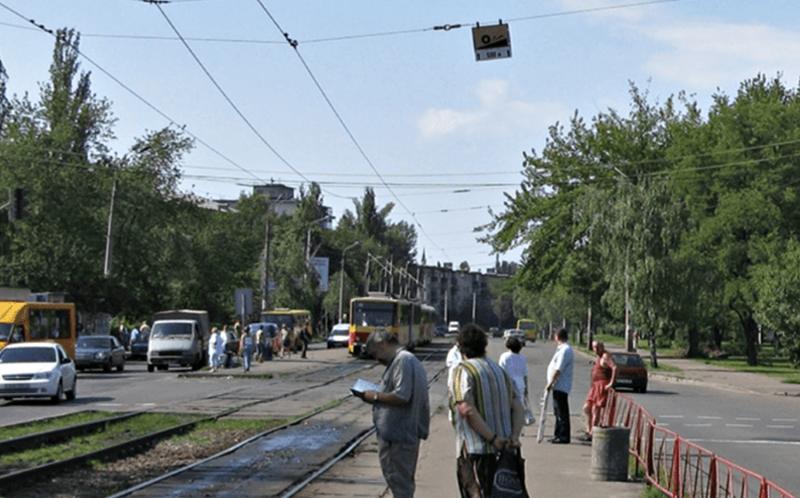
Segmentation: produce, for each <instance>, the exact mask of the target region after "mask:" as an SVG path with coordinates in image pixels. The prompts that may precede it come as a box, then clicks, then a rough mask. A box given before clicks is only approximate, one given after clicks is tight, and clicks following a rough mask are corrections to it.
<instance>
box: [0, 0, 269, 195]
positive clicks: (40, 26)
mask: <svg viewBox="0 0 800 498" xmlns="http://www.w3.org/2000/svg"><path fill="white" fill-rule="evenodd" d="M0 7H2V8H3V9H5V10H6V11H8V12H10V13H12V14H13V15H15V16H16V17H19V18H20V19H22V20H24V21H26V22H28V23H29V24H31V25H32V26H34V27H35V28H36V29H38V30H40V31H43V32H45V33H47V34H49V35H50V36H52V37H53V38H57V35H56V32H55V31H53V30H52V29H50V28H48V27H46V26H45V25H44V24H41V23H38V22H36V21H35V20H34V19H31V18H28V17H26V16H25V15H23V14H22V13H20V12H18V11H17V10H14V9H13V8H11V7H9V6H8V5H6V4H5V3H4V2H2V1H0ZM71 48H72V49H73V50H75V53H77V54H78V55H80V56H81V57H82V58H83V59H84V60H86V61H87V62H89V63H90V64H91V65H92V66H94V67H95V68H97V70H98V71H100V72H101V73H103V74H104V75H106V77H108V78H110V79H111V80H112V81H113V82H114V83H116V84H117V85H119V86H120V87H122V88H123V89H124V90H125V91H126V92H128V93H129V94H130V95H132V96H133V97H134V98H136V99H137V100H138V101H139V102H141V103H143V104H144V105H145V106H146V107H148V108H149V109H150V110H152V111H153V112H155V113H156V114H158V115H159V116H161V117H162V118H164V119H166V120H167V121H168V122H169V125H175V126H178V127H179V128H180V129H181V130H182V131H183V132H184V133H186V134H187V135H189V136H190V137H191V138H193V139H194V140H195V141H196V142H197V143H199V144H201V145H202V146H204V147H205V148H207V149H208V150H210V151H211V152H212V153H214V154H215V155H216V156H217V157H219V158H220V159H222V160H223V161H225V162H227V163H228V164H230V165H232V166H234V167H236V168H237V169H239V170H241V171H243V172H245V173H247V174H248V175H250V176H252V177H253V178H255V179H257V180H261V179H260V178H259V177H258V176H257V175H255V174H254V173H252V172H251V171H250V170H248V169H247V168H245V167H243V166H241V165H240V164H239V163H237V162H236V161H234V160H233V159H231V158H230V157H229V156H227V155H226V154H224V153H222V152H221V151H220V150H219V149H217V148H216V147H214V146H212V145H211V144H210V143H208V142H207V141H205V140H203V139H202V138H200V137H199V136H198V135H197V134H195V133H194V132H192V131H190V130H189V129H187V128H186V127H185V126H181V125H180V124H179V122H178V121H177V120H175V119H174V118H172V117H171V116H170V115H168V114H167V113H166V112H164V111H162V110H161V109H160V108H159V107H158V106H156V105H155V104H153V103H152V102H150V101H149V100H147V99H146V98H145V97H144V96H142V95H141V94H140V93H139V92H137V91H136V90H134V89H133V88H131V87H130V86H129V85H127V84H126V83H125V82H123V81H122V80H120V79H119V78H117V77H116V76H115V75H114V74H112V73H111V72H110V71H108V70H107V69H106V68H104V67H103V66H101V65H100V64H99V63H98V62H96V61H95V60H94V59H92V58H91V57H89V56H88V55H87V54H86V53H85V52H83V51H82V50H81V49H80V48H79V47H78V46H77V45H75V44H71ZM261 181H263V180H261Z"/></svg>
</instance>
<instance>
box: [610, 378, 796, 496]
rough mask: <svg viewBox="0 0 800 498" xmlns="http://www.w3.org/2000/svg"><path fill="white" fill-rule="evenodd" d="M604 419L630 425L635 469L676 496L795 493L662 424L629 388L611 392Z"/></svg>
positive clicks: (651, 483)
mask: <svg viewBox="0 0 800 498" xmlns="http://www.w3.org/2000/svg"><path fill="white" fill-rule="evenodd" d="M602 421H603V423H604V425H606V426H616V427H627V428H629V429H630V431H631V436H630V454H631V456H632V457H633V473H634V474H635V475H642V476H643V477H644V479H646V480H647V482H649V483H650V485H652V486H653V487H655V488H657V489H659V490H660V491H661V492H662V493H664V495H665V496H669V497H670V498H795V497H794V495H793V494H791V493H789V492H788V491H786V490H785V489H783V488H781V487H780V486H778V485H777V484H775V483H773V482H771V481H769V480H768V479H767V478H765V477H764V476H761V475H759V474H756V473H755V472H751V471H749V470H747V469H745V468H743V467H740V466H739V465H736V464H735V463H733V462H731V461H730V460H726V459H725V458H722V457H720V456H718V455H716V454H714V453H713V452H711V451H709V450H707V449H705V448H703V447H701V446H698V445H696V444H694V443H692V442H691V441H688V440H686V439H685V438H682V437H681V436H680V435H678V434H677V433H675V432H673V431H670V430H668V429H665V428H664V427H660V426H658V424H657V422H656V419H655V417H653V416H652V415H650V413H649V412H648V411H647V410H645V409H644V407H642V406H641V405H639V404H638V403H636V402H635V401H633V399H632V398H630V397H629V396H626V395H624V394H620V393H618V392H616V391H613V390H612V392H611V393H609V398H608V404H607V405H606V408H605V412H604V413H603V418H602Z"/></svg>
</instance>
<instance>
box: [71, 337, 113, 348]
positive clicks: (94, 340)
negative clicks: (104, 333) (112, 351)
mask: <svg viewBox="0 0 800 498" xmlns="http://www.w3.org/2000/svg"><path fill="white" fill-rule="evenodd" d="M78 347H79V348H86V349H108V348H110V347H111V339H110V338H108V337H81V338H80V339H78Z"/></svg>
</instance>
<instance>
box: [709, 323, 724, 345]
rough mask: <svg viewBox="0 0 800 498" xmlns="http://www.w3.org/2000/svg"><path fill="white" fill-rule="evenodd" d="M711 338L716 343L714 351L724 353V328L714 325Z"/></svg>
mask: <svg viewBox="0 0 800 498" xmlns="http://www.w3.org/2000/svg"><path fill="white" fill-rule="evenodd" d="M711 338H712V341H713V342H714V349H715V350H717V351H722V327H720V326H719V325H714V327H713V328H712V329H711Z"/></svg>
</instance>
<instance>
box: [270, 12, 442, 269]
mask: <svg viewBox="0 0 800 498" xmlns="http://www.w3.org/2000/svg"><path fill="white" fill-rule="evenodd" d="M256 3H258V5H259V6H260V7H261V10H263V11H264V13H265V14H266V15H267V17H268V18H269V19H270V21H272V24H273V25H274V26H275V29H277V30H278V32H279V33H281V34H282V35H283V37H284V38H285V39H286V43H287V44H288V45H289V46H290V47H291V48H292V49H293V51H294V54H295V55H296V56H297V58H298V59H299V60H300V63H301V64H302V65H303V67H304V68H305V70H306V72H307V73H308V76H309V77H310V78H311V80H312V81H313V82H314V85H315V86H316V87H317V90H319V92H320V94H321V95H322V98H323V99H325V102H326V103H327V104H328V107H329V108H330V109H331V111H332V112H333V114H334V116H336V119H337V120H338V121H339V124H340V125H341V126H342V128H343V129H344V131H345V133H346V134H347V136H348V137H349V138H350V141H351V142H352V143H353V145H354V146H355V147H356V149H357V150H358V152H359V154H361V157H362V158H363V159H364V161H365V162H366V163H367V164H368V165H369V167H370V169H371V170H372V171H373V172H374V173H375V176H377V177H378V179H379V180H380V181H381V183H382V184H383V185H384V186H385V187H386V190H388V191H389V193H390V194H391V195H392V197H394V199H395V200H396V201H397V203H398V204H399V205H400V206H401V207H402V208H403V209H405V211H406V212H407V213H408V214H409V215H410V216H411V219H412V220H414V223H415V224H416V226H417V227H418V228H419V231H420V232H422V234H423V235H424V236H425V238H427V239H428V240H429V241H430V242H431V244H433V245H434V247H436V248H437V249H438V250H439V251H441V253H442V254H444V256H445V257H446V258H448V259H449V256H448V255H447V251H445V250H444V249H442V248H441V246H440V245H439V244H437V243H436V241H434V240H433V238H432V237H431V236H430V235H429V234H428V232H426V231H425V228H424V227H423V226H422V223H420V222H419V220H418V219H417V217H416V216H415V215H414V213H413V211H411V209H409V208H408V206H407V205H406V204H405V203H404V202H403V201H402V199H400V197H399V196H398V195H397V194H396V193H395V191H394V190H393V189H392V187H390V186H389V184H388V183H387V182H386V180H385V179H384V178H383V176H382V175H381V172H380V171H378V168H377V167H376V166H375V164H374V163H373V162H372V159H370V157H369V156H368V155H367V153H366V151H365V150H364V148H363V147H362V146H361V144H360V143H359V141H358V140H357V139H356V137H355V135H353V132H352V131H351V130H350V127H349V126H348V125H347V123H346V122H345V121H344V118H342V115H341V114H340V113H339V111H338V110H337V109H336V106H335V105H333V101H332V100H331V99H330V97H329V96H328V93H327V92H326V91H325V89H324V88H323V87H322V84H321V83H320V82H319V80H318V79H317V77H316V76H315V75H314V72H313V71H311V67H310V66H309V65H308V63H307V62H306V60H305V59H304V58H303V55H302V54H301V53H300V51H299V50H298V49H297V41H296V40H293V39H292V38H290V37H289V33H288V32H287V31H285V30H284V29H283V28H282V27H281V25H280V24H279V23H278V21H277V19H275V17H274V16H273V15H272V13H271V12H270V11H269V9H267V6H266V5H264V2H263V1H262V0H256Z"/></svg>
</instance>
